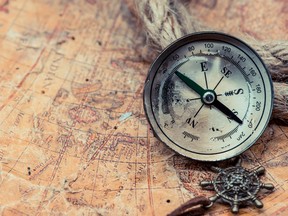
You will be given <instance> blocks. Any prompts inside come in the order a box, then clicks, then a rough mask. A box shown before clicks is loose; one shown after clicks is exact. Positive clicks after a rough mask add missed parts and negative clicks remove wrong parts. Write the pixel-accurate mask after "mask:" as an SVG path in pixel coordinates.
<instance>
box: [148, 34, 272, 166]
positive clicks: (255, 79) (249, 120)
mask: <svg viewBox="0 0 288 216" xmlns="http://www.w3.org/2000/svg"><path fill="white" fill-rule="evenodd" d="M144 108H145V113H146V116H147V119H148V121H149V123H150V125H151V128H152V130H153V132H154V134H155V136H157V137H158V138H159V139H160V140H161V141H162V142H164V143H166V144H167V145H168V146H169V147H170V148H172V149H173V150H175V151H176V152H178V153H180V154H182V155H184V156H187V157H189V158H192V159H195V160H201V161H220V160H225V159H228V158H231V157H234V156H236V155H239V154H240V153H242V152H243V151H245V150H247V149H248V148H249V147H250V146H252V145H253V144H254V143H255V142H256V141H257V139H258V138H259V137H260V135H261V134H262V133H263V132H264V130H265V128H266V126H267V124H268V122H269V119H270V116H271V113H272V108H273V86H272V81H271V77H270V74H269V73H268V71H267V69H266V67H265V65H264V63H263V61H262V60H261V58H260V57H259V55H258V54H257V53H256V52H255V51H254V50H253V49H252V48H251V47H250V46H248V45H247V44H245V43H244V42H243V41H241V40H239V39H237V38H235V37H232V36H229V35H226V34H223V33H218V32H200V33H195V34H190V35H187V36H185V37H183V38H180V39H179V40H177V41H175V42H174V43H172V44H171V45H170V46H169V47H167V48H166V49H165V50H164V51H163V52H162V53H161V54H160V55H159V56H158V58H157V59H156V60H155V62H154V63H153V64H152V66H151V68H150V70H149V74H148V77H147V80H146V83H145V88H144Z"/></svg>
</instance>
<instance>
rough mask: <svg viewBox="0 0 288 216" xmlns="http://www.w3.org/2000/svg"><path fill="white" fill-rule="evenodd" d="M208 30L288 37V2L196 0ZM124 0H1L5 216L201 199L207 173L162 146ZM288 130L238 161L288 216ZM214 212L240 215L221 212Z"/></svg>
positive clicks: (269, 208) (121, 210) (0, 190)
mask: <svg viewBox="0 0 288 216" xmlns="http://www.w3.org/2000/svg"><path fill="white" fill-rule="evenodd" d="M190 7H191V9H192V8H193V9H196V10H197V11H198V12H199V18H200V19H202V20H203V22H204V23H206V24H207V25H209V26H213V27H215V28H218V29H225V31H226V32H229V33H231V34H234V35H235V36H237V32H239V31H241V32H245V33H249V34H251V35H253V36H254V37H255V38H257V39H259V40H264V39H267V40H272V39H273V40H274V39H286V40H287V39H288V16H287V14H288V2H287V1H286V0H267V1H263V0H262V1H261V0H255V1H249V0H240V1H236V0H234V1H233V0H231V1H229V0H222V1H220V0H218V1H217V0H198V1H191V4H190ZM140 32H141V30H139V29H137V28H136V27H135V25H134V24H133V20H132V17H131V15H130V14H129V12H128V10H127V8H126V7H125V5H124V3H123V2H122V1H118V0H111V1H105V0H103V1H100V0H99V1H98V0H86V1H85V0H10V1H9V0H1V1H0V37H1V39H0V40H1V44H0V47H1V52H0V71H1V72H0V92H1V94H0V214H1V215H5V216H6V215H166V214H167V213H169V212H171V211H172V210H174V209H175V208H176V207H178V206H179V205H180V204H182V203H184V202H185V201H187V200H189V199H190V198H192V197H194V196H197V195H200V194H202V195H205V196H211V195H212V194H213V192H209V191H202V190H201V189H200V187H199V185H198V184H199V181H200V180H203V179H205V178H210V177H213V176H214V175H215V174H214V173H212V172H211V171H210V170H209V165H207V164H205V163H199V162H195V161H192V160H189V159H187V158H184V157H182V156H180V155H178V154H176V153H175V152H173V151H172V150H170V149H169V148H168V147H166V146H165V145H164V144H162V143H161V142H159V141H158V140H157V139H155V138H154V136H153V133H152V132H151V131H150V129H149V126H148V124H147V121H146V118H145V115H144V110H143V106H142V91H143V85H144V82H145V78H146V75H147V71H148V68H149V64H148V63H147V62H145V61H143V59H142V58H141V57H140V56H139V53H138V52H137V50H139V49H141V47H143V38H142V36H141V34H140ZM287 136H288V127H286V126H282V125H279V124H276V123H275V122H273V121H272V123H271V124H270V126H269V128H268V129H267V130H266V132H265V134H264V135H263V137H262V138H261V139H260V140H259V142H258V143H257V144H255V145H254V146H253V147H252V148H251V149H250V150H248V151H246V152H245V153H244V154H243V155H242V159H243V160H244V166H245V167H247V168H254V167H256V166H259V165H263V166H264V167H265V168H266V170H267V172H266V175H265V176H263V177H261V180H262V181H263V182H271V183H273V184H274V185H275V186H276V189H275V191H274V192H273V193H271V194H269V193H267V192H266V193H265V192H262V193H261V194H260V198H261V199H262V201H263V202H264V208H263V209H261V210H259V209H256V208H255V207H254V206H249V207H247V208H243V209H240V214H241V215H242V214H243V215H259V214H262V215H269V216H270V215H275V216H276V215H288V193H287V190H288V172H287V171H288V142H287V140H288V137H287ZM207 215H232V213H230V209H229V207H228V206H226V205H222V204H218V203H217V204H215V205H214V207H213V208H211V209H210V210H209V211H207Z"/></svg>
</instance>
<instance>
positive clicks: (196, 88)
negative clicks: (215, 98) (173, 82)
mask: <svg viewBox="0 0 288 216" xmlns="http://www.w3.org/2000/svg"><path fill="white" fill-rule="evenodd" d="M175 74H176V75H177V76H178V77H179V78H180V79H181V80H182V81H183V82H184V83H185V84H186V85H187V86H189V87H190V88H191V89H193V90H194V91H195V92H196V93H197V94H199V95H200V96H202V95H203V94H204V93H205V89H203V88H202V87H201V86H200V85H198V84H197V83H196V82H194V81H193V80H191V79H190V78H188V77H187V76H185V75H184V74H182V73H180V72H179V71H176V72H175Z"/></svg>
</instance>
